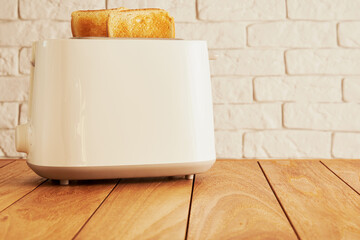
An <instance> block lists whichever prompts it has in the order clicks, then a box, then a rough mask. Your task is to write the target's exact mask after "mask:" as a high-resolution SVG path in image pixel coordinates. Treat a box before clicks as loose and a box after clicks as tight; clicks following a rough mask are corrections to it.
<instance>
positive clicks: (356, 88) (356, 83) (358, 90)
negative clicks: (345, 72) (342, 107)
mask: <svg viewBox="0 0 360 240" xmlns="http://www.w3.org/2000/svg"><path fill="white" fill-rule="evenodd" d="M343 87H344V93H343V94H344V100H345V101H349V102H360V77H356V78H355V77H353V78H345V79H344V86H343Z"/></svg>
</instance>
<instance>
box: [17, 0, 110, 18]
mask: <svg viewBox="0 0 360 240" xmlns="http://www.w3.org/2000/svg"><path fill="white" fill-rule="evenodd" d="M11 1H13V0H11ZM104 8H106V6H105V0H81V1H78V0H20V17H21V18H22V19H56V20H70V19H71V12H73V11H76V10H93V9H104Z"/></svg>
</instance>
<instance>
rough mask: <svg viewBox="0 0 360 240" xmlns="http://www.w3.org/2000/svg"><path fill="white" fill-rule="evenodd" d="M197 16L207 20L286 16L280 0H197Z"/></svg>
mask: <svg viewBox="0 0 360 240" xmlns="http://www.w3.org/2000/svg"><path fill="white" fill-rule="evenodd" d="M198 11H199V17H200V19H202V20H209V21H236V20H270V19H284V18H285V17H286V9H285V1H282V0H222V1H219V0H198Z"/></svg>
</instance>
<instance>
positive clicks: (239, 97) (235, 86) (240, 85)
mask: <svg viewBox="0 0 360 240" xmlns="http://www.w3.org/2000/svg"><path fill="white" fill-rule="evenodd" d="M212 91H213V102H214V103H250V102H252V101H253V96H252V92H253V91H252V78H250V77H247V78H234V77H214V78H212Z"/></svg>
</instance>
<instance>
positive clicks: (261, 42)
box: [248, 21, 337, 47]
mask: <svg viewBox="0 0 360 240" xmlns="http://www.w3.org/2000/svg"><path fill="white" fill-rule="evenodd" d="M248 42H249V45H250V46H253V47H333V46H336V45H337V40H336V25H335V23H328V22H308V21H297V22H294V21H291V22H290V21H286V22H285V21H282V22H267V23H257V24H253V25H250V26H249V27H248Z"/></svg>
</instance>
